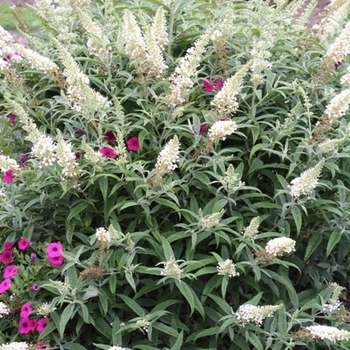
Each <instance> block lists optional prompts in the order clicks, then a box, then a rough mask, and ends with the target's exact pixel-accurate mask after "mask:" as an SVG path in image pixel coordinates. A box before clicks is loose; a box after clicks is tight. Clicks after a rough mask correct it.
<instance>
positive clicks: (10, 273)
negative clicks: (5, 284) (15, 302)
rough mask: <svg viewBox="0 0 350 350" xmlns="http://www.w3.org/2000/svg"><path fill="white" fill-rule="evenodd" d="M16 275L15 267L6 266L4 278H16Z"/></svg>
mask: <svg viewBox="0 0 350 350" xmlns="http://www.w3.org/2000/svg"><path fill="white" fill-rule="evenodd" d="M17 273H18V269H17V267H16V266H15V265H8V266H6V267H5V270H4V278H10V277H13V276H16V275H17Z"/></svg>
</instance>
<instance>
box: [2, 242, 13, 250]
mask: <svg viewBox="0 0 350 350" xmlns="http://www.w3.org/2000/svg"><path fill="white" fill-rule="evenodd" d="M14 246H15V242H11V241H10V242H6V243H5V245H4V250H11V249H12V248H13V247H14Z"/></svg>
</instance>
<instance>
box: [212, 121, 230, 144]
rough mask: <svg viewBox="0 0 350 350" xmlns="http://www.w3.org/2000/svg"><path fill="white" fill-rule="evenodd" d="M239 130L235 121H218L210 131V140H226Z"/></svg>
mask: <svg viewBox="0 0 350 350" xmlns="http://www.w3.org/2000/svg"><path fill="white" fill-rule="evenodd" d="M236 130H237V124H236V122H234V121H233V120H218V121H217V122H215V123H214V124H213V125H212V126H211V128H210V129H209V131H208V138H209V140H211V141H218V140H226V136H229V135H231V134H233V133H234V132H235V131H236Z"/></svg>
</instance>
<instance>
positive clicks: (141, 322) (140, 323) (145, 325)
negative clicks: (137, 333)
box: [136, 318, 150, 333]
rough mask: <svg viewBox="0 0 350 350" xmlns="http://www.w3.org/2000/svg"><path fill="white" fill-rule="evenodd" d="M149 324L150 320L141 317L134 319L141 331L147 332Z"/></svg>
mask: <svg viewBox="0 0 350 350" xmlns="http://www.w3.org/2000/svg"><path fill="white" fill-rule="evenodd" d="M149 325H150V322H149V321H147V320H146V319H144V318H143V319H141V320H137V321H136V326H137V327H139V328H141V329H142V330H143V331H145V332H146V333H147V332H148V327H149Z"/></svg>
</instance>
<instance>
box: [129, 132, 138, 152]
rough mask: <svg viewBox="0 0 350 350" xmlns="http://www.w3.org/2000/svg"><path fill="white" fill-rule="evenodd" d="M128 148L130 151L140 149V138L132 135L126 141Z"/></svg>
mask: <svg viewBox="0 0 350 350" xmlns="http://www.w3.org/2000/svg"><path fill="white" fill-rule="evenodd" d="M126 144H127V146H128V149H129V150H130V151H134V152H137V151H138V150H139V149H140V142H139V138H138V137H136V136H134V137H131V138H130V139H129V140H128V141H127V142H126Z"/></svg>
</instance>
